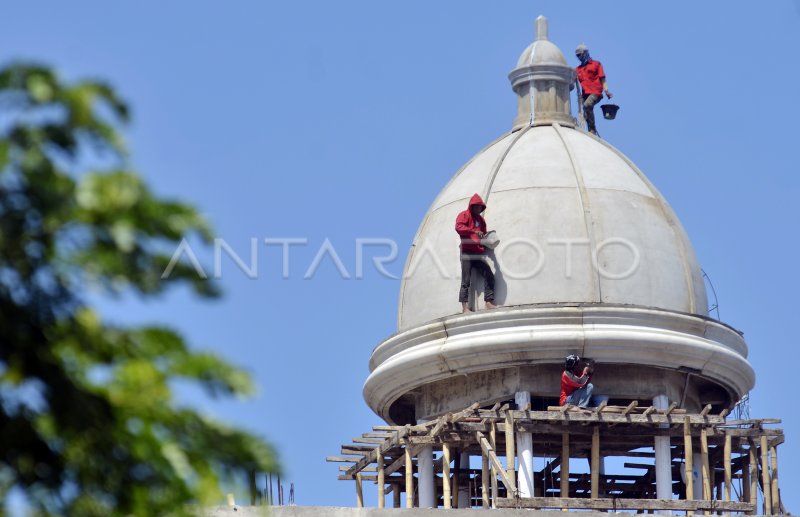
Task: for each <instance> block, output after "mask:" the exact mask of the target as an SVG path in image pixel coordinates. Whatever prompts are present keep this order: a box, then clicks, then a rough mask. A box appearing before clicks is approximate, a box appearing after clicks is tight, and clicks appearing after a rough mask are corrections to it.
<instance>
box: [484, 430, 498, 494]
mask: <svg viewBox="0 0 800 517" xmlns="http://www.w3.org/2000/svg"><path fill="white" fill-rule="evenodd" d="M489 444H491V446H492V450H493V451H497V425H496V424H495V423H494V422H492V427H491V429H489ZM495 454H496V453H495ZM487 460H488V458H487ZM489 466H490V467H491V469H492V508H497V499H498V498H499V497H500V487H499V486H498V483H497V469H496V468H495V466H494V465H493V464H491V462H490V465H489Z"/></svg>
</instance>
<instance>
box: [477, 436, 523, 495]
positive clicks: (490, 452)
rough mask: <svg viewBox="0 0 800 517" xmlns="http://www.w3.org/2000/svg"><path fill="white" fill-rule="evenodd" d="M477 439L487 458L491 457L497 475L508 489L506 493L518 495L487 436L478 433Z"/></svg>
mask: <svg viewBox="0 0 800 517" xmlns="http://www.w3.org/2000/svg"><path fill="white" fill-rule="evenodd" d="M475 437H476V438H477V439H478V443H479V444H480V445H481V449H482V450H483V453H484V454H486V456H488V457H489V461H490V462H491V463H492V465H493V466H494V469H495V472H496V473H497V475H499V476H500V481H502V483H503V485H505V487H506V491H507V492H508V493H510V494H514V495H515V496H516V494H517V492H518V491H517V487H516V486H515V485H514V484H513V483H512V482H511V480H510V479H508V475H506V472H505V471H504V470H503V465H502V464H501V463H500V460H499V459H498V458H497V454H495V450H494V447H492V445H491V444H490V443H489V441H488V440H487V439H486V436H484V435H483V433H482V432H480V431H476V432H475Z"/></svg>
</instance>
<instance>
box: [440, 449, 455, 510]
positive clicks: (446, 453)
mask: <svg viewBox="0 0 800 517" xmlns="http://www.w3.org/2000/svg"><path fill="white" fill-rule="evenodd" d="M442 503H443V504H444V507H445V509H449V508H452V507H453V505H452V497H451V495H450V444H447V443H444V444H442Z"/></svg>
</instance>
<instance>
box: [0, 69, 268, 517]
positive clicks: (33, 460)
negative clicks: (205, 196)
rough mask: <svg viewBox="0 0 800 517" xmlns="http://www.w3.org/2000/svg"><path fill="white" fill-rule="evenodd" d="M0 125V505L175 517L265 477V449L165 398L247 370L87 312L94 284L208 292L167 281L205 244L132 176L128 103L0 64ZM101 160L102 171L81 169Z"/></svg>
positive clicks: (223, 389)
mask: <svg viewBox="0 0 800 517" xmlns="http://www.w3.org/2000/svg"><path fill="white" fill-rule="evenodd" d="M0 114H2V117H0V501H3V500H5V495H6V494H7V493H8V491H9V490H10V489H11V488H13V487H17V488H21V489H22V490H24V492H25V493H26V495H27V497H28V500H29V502H30V503H31V504H32V505H33V507H34V509H35V511H36V512H37V513H36V514H37V515H71V516H117V515H119V516H123V515H125V516H127V515H135V516H140V515H141V516H151V515H182V514H184V513H186V512H187V511H188V510H186V508H188V507H187V504H188V503H199V504H204V503H209V502H212V501H219V496H220V492H219V491H220V488H219V485H220V481H221V480H222V479H224V478H226V477H228V476H241V475H245V474H247V473H248V472H253V471H262V472H265V471H275V470H276V468H277V466H276V463H275V459H274V458H275V456H274V453H273V451H272V450H271V448H270V447H269V446H268V445H267V444H266V443H264V442H263V441H262V440H260V439H259V438H257V437H254V436H252V435H250V434H247V433H245V432H243V431H240V430H236V429H233V428H229V427H226V426H223V425H221V424H219V423H217V422H214V421H212V420H210V419H208V418H204V417H203V416H201V415H199V414H198V413H197V412H195V411H193V410H190V409H187V408H183V407H179V406H178V405H177V404H176V403H175V401H174V399H173V396H172V392H171V389H170V388H171V384H172V383H174V382H175V381H176V380H181V379H182V380H184V381H189V382H191V383H194V384H195V385H198V386H201V387H202V388H204V389H205V390H206V391H207V392H208V393H209V394H210V395H212V396H231V395H240V394H242V395H243V394H248V393H250V392H251V391H252V385H251V383H250V379H249V377H248V376H247V375H246V374H245V373H244V372H242V371H241V370H238V369H237V368H235V367H233V366H231V365H229V364H227V363H226V362H224V361H223V360H221V359H220V358H218V357H216V356H214V355H212V354H209V353H198V352H195V351H192V350H190V349H189V348H188V347H187V345H186V343H185V342H184V340H183V338H182V337H181V336H180V335H179V334H177V333H176V332H174V331H173V330H170V329H168V328H164V327H158V326H148V327H137V328H125V327H119V326H112V325H109V324H106V323H104V322H103V321H102V320H101V318H100V317H99V316H98V315H97V313H95V312H94V311H92V310H91V308H90V307H88V306H87V305H86V302H85V300H84V293H85V291H86V289H87V288H88V287H90V286H101V287H102V288H105V289H106V290H107V292H108V293H111V294H113V293H118V292H121V291H126V292H135V293H138V294H139V295H141V296H144V297H147V296H153V295H157V294H159V293H161V292H163V291H164V290H165V289H168V288H169V287H170V286H172V285H174V284H186V285H189V286H190V287H191V288H192V289H193V290H194V292H195V293H196V294H197V295H198V296H202V297H214V296H216V295H217V294H218V293H217V290H216V289H215V286H214V284H213V283H212V282H209V281H207V280H204V279H200V278H197V276H196V275H195V274H194V270H193V268H192V267H191V265H188V264H183V263H179V264H177V265H176V266H175V268H174V269H173V271H172V274H171V275H170V276H169V277H168V278H161V275H162V272H163V271H164V269H165V267H166V266H167V264H168V263H169V260H170V258H171V252H172V251H173V250H174V249H175V247H176V245H177V243H179V242H180V241H181V240H182V239H184V238H189V239H196V240H199V241H202V242H209V241H210V240H211V239H212V234H211V230H210V228H209V226H208V224H207V223H206V222H205V221H204V220H203V218H202V216H201V215H200V214H199V213H198V212H197V211H196V210H195V209H194V208H192V207H191V206H189V205H186V204H184V203H181V202H179V201H175V200H164V199H161V198H159V197H157V196H155V195H154V194H153V193H152V192H151V191H150V190H149V189H148V187H147V185H146V184H145V183H144V182H143V181H142V180H141V178H139V177H138V176H137V175H136V173H135V172H132V171H131V170H129V169H128V168H127V167H126V155H127V151H126V147H125V143H124V141H123V139H122V138H121V136H120V134H119V129H120V127H121V126H122V125H124V124H125V123H126V122H127V120H128V117H129V111H128V108H127V106H126V105H125V103H124V102H123V101H122V100H121V99H120V98H119V97H118V96H117V95H116V93H115V92H114V91H113V89H111V87H109V86H108V85H106V84H104V83H101V82H96V81H84V82H79V83H76V84H64V83H63V82H62V81H61V80H60V79H59V78H58V77H57V75H56V74H55V73H54V72H53V71H52V70H50V69H49V68H47V67H43V66H37V65H31V64H16V65H11V66H8V67H6V68H3V69H0ZM97 162H100V163H106V164H108V165H107V166H104V167H103V168H102V170H99V171H86V170H84V169H85V166H84V165H85V164H86V163H97ZM3 511H4V510H3V508H2V506H1V505H0V515H2V514H3Z"/></svg>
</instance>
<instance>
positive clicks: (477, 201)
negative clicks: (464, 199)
mask: <svg viewBox="0 0 800 517" xmlns="http://www.w3.org/2000/svg"><path fill="white" fill-rule="evenodd" d="M474 205H480V206H481V207H483V210H486V203H484V202H483V199H481V196H479V195H478V194H475V195H473V196H472V198H470V200H469V208H470V210H472V207H473V206H474ZM483 210H482V211H483Z"/></svg>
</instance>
